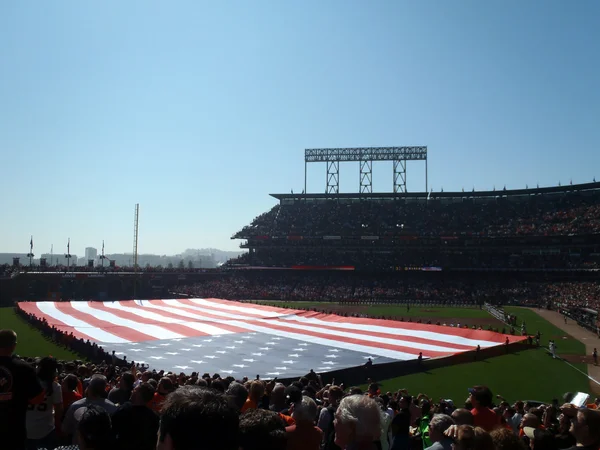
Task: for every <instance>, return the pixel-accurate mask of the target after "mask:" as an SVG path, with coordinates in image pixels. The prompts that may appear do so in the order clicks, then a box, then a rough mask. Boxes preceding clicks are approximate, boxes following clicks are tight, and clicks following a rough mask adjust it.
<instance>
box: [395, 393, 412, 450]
mask: <svg viewBox="0 0 600 450" xmlns="http://www.w3.org/2000/svg"><path fill="white" fill-rule="evenodd" d="M411 404H412V397H410V396H406V395H405V396H403V397H402V398H401V399H400V402H399V404H398V407H399V411H398V414H396V416H395V417H394V419H393V420H392V424H391V427H392V436H393V442H392V447H391V448H392V450H405V449H409V448H410V425H411V423H412V417H411V412H410V406H411Z"/></svg>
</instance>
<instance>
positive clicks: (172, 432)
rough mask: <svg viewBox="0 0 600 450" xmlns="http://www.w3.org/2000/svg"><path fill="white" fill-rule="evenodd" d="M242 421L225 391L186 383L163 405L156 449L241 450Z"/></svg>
mask: <svg viewBox="0 0 600 450" xmlns="http://www.w3.org/2000/svg"><path fill="white" fill-rule="evenodd" d="M239 421H240V419H239V416H238V412H237V411H236V409H235V407H234V406H233V405H231V403H230V402H229V400H228V398H227V397H226V396H225V395H224V394H221V393H219V392H216V391H214V390H211V389H206V388H202V387H198V386H191V385H190V386H182V387H180V388H179V389H177V390H176V391H174V392H173V393H172V394H171V395H169V396H168V397H167V398H166V400H165V402H164V404H163V407H162V410H161V417H160V428H159V432H158V442H157V445H156V450H188V449H192V448H193V449H196V448H202V449H207V450H208V449H219V450H238V446H239V423H240V422H239ZM282 433H283V434H284V432H282Z"/></svg>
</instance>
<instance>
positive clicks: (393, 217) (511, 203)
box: [234, 193, 600, 239]
mask: <svg viewBox="0 0 600 450" xmlns="http://www.w3.org/2000/svg"><path fill="white" fill-rule="evenodd" d="M388 233H393V234H399V235H403V234H404V235H415V236H453V235H465V234H466V235H477V236H492V237H502V236H531V235H540V236H555V235H574V234H575V235H586V234H597V233H600V195H598V194H597V193H594V194H592V195H581V194H580V193H569V194H562V195H545V196H528V197H526V198H516V197H497V198H490V199H486V198H481V199H470V198H463V199H460V201H453V200H449V201H443V200H439V199H429V200H426V199H420V200H418V201H410V200H403V199H400V200H375V199H371V200H368V201H344V200H338V199H334V200H322V201H316V200H312V201H303V200H297V201H295V202H293V203H292V204H279V205H276V206H275V207H273V208H272V209H271V210H270V211H268V212H266V213H264V214H261V215H260V216H258V217H256V218H255V219H254V220H253V221H252V223H251V224H250V225H249V226H247V227H244V228H243V229H242V230H241V231H239V232H238V233H236V234H235V235H234V238H237V239H245V238H248V237H253V236H284V237H285V236H290V235H301V236H327V235H339V234H341V235H344V236H351V235H356V236H361V235H362V236H364V235H367V236H369V235H376V236H383V235H386V234H388Z"/></svg>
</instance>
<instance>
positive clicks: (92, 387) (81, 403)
mask: <svg viewBox="0 0 600 450" xmlns="http://www.w3.org/2000/svg"><path fill="white" fill-rule="evenodd" d="M106 387H107V380H106V377H105V376H104V375H101V374H94V375H92V378H91V379H90V382H89V385H88V387H87V390H86V396H85V398H82V399H81V400H77V401H76V402H75V403H73V404H72V405H71V406H70V407H69V409H68V411H67V413H66V414H65V420H64V422H63V424H62V431H63V432H64V433H65V434H66V435H68V436H73V439H74V438H75V432H76V431H77V428H78V426H79V421H80V420H81V417H82V415H83V414H84V412H85V410H86V409H87V408H89V407H90V406H91V405H96V406H99V407H101V408H103V409H104V410H106V412H107V413H108V414H113V413H114V412H115V411H116V410H117V407H116V406H115V404H114V403H113V402H111V401H109V400H106V399H105V398H104V396H105V395H106Z"/></svg>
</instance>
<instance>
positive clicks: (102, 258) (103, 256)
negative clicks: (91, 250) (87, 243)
mask: <svg viewBox="0 0 600 450" xmlns="http://www.w3.org/2000/svg"><path fill="white" fill-rule="evenodd" d="M105 259H107V258H106V256H105V255H104V239H102V254H101V255H100V261H101V264H102V267H104V260H105Z"/></svg>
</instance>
